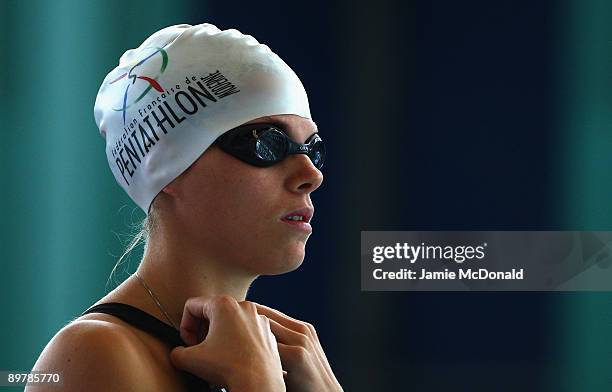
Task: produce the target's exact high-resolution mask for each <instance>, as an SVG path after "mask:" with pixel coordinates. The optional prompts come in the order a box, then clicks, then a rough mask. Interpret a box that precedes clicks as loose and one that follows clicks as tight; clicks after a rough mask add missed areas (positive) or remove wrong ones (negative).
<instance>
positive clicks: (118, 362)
mask: <svg viewBox="0 0 612 392" xmlns="http://www.w3.org/2000/svg"><path fill="white" fill-rule="evenodd" d="M147 355H149V354H148V353H147V351H146V348H145V347H144V346H143V345H142V342H141V341H140V340H139V339H137V338H136V337H135V335H134V334H133V333H132V332H131V331H130V330H129V329H127V328H124V327H122V326H120V325H117V324H114V323H109V322H107V321H100V320H76V321H74V322H72V323H70V324H68V325H67V326H65V327H64V328H62V329H61V330H60V331H59V332H58V333H57V334H56V335H55V336H54V337H53V339H51V341H50V342H49V343H48V344H47V346H46V347H45V349H44V350H43V352H42V353H41V355H40V357H39V358H38V361H36V364H35V365H34V369H33V370H40V371H45V372H54V371H60V372H62V373H63V383H64V385H63V389H62V390H63V391H85V390H86V391H111V390H116V391H119V390H130V391H140V390H143V391H145V390H147V391H155V390H156V388H157V387H156V386H155V385H154V384H155V380H154V377H153V376H154V374H152V373H154V372H155V371H154V369H152V368H151V367H150V366H147V365H146V358H147ZM143 359H144V360H143ZM35 390H36V391H37V392H40V391H44V390H45V389H44V388H43V387H41V386H37V387H36V388H35ZM49 390H57V388H55V389H53V387H49ZM26 391H27V389H26Z"/></svg>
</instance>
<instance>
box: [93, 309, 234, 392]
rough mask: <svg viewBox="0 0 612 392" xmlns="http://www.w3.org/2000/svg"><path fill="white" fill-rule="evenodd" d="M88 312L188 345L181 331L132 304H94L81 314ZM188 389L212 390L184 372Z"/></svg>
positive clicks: (172, 344) (168, 341)
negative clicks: (104, 314)
mask: <svg viewBox="0 0 612 392" xmlns="http://www.w3.org/2000/svg"><path fill="white" fill-rule="evenodd" d="M88 313H106V314H110V315H111V316H115V317H117V318H119V319H121V320H123V321H125V322H126V323H128V324H131V325H133V326H134V327H136V328H138V329H141V330H143V331H145V332H147V333H149V334H150V335H153V336H154V337H156V338H158V339H159V340H161V341H163V342H166V343H168V344H169V345H170V346H171V347H173V348H174V347H177V346H186V344H185V342H183V339H181V335H180V333H179V331H177V330H176V329H174V328H173V327H171V326H170V325H168V324H166V323H164V322H163V321H161V320H159V319H158V318H156V317H154V316H152V315H150V314H149V313H147V312H145V311H143V310H140V309H138V308H136V307H134V306H132V305H128V304H122V303H118V302H108V303H103V304H98V305H95V306H92V307H91V308H89V309H87V310H86V311H84V312H83V313H82V314H81V315H85V314H88ZM184 374H185V377H186V380H187V383H188V389H189V390H190V391H198V392H205V391H211V389H210V386H209V385H208V383H207V382H206V381H204V380H202V379H200V378H198V377H196V376H194V375H193V374H190V373H187V372H184ZM214 390H215V391H225V389H223V388H221V389H216V388H215V389H214Z"/></svg>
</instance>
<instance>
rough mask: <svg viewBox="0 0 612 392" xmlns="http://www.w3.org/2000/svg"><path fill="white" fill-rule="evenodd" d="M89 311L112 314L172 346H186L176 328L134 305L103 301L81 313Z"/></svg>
mask: <svg viewBox="0 0 612 392" xmlns="http://www.w3.org/2000/svg"><path fill="white" fill-rule="evenodd" d="M88 313H106V314H110V315H112V316H115V317H117V318H120V319H121V320H123V321H125V322H126V323H128V324H131V325H133V326H134V327H136V328H138V329H141V330H143V331H145V332H147V333H149V334H151V335H153V336H155V337H156V338H158V339H160V340H162V341H164V342H166V343H168V344H169V345H170V346H172V347H177V346H185V342H183V340H182V339H181V335H180V334H179V332H178V331H177V330H176V329H174V328H173V327H171V326H170V325H168V324H166V323H164V322H163V321H161V320H159V319H158V318H156V317H153V316H152V315H150V314H149V313H147V312H145V311H143V310H140V309H138V308H136V307H134V306H132V305H127V304H121V303H118V302H109V303H103V304H98V305H95V306H92V307H91V308H89V309H87V310H86V311H84V312H83V313H82V314H81V315H85V314H88Z"/></svg>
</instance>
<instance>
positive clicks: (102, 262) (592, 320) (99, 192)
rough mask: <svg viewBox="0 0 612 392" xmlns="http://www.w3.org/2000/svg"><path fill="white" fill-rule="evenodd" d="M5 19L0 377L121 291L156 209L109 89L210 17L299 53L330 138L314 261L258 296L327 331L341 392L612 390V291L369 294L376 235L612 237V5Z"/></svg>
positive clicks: (71, 1) (105, 7)
mask: <svg viewBox="0 0 612 392" xmlns="http://www.w3.org/2000/svg"><path fill="white" fill-rule="evenodd" d="M0 16H1V18H2V34H1V35H0V53H1V55H0V59H1V65H2V66H1V68H0V69H1V71H0V120H1V121H2V127H1V128H0V168H1V169H2V170H1V172H2V174H3V177H2V183H1V187H2V192H0V203H1V204H0V205H1V206H2V216H1V221H0V222H1V224H0V230H1V232H0V241H1V242H0V263H1V264H0V276H1V278H0V312H1V314H2V321H1V323H0V328H1V329H0V369H4V370H25V369H29V368H30V367H31V366H32V365H33V364H34V361H35V360H36V358H37V357H38V355H39V353H40V351H41V350H42V349H43V347H44V345H45V344H46V343H47V342H48V341H49V339H50V338H51V337H52V336H53V335H54V334H55V333H56V332H57V330H58V329H60V328H61V327H62V326H63V325H65V324H66V323H67V322H69V321H70V320H71V319H72V318H74V317H75V316H76V315H78V314H79V313H80V312H81V311H83V310H84V309H85V308H87V306H89V305H90V304H91V303H93V302H94V301H96V300H97V299H98V298H99V297H101V296H102V295H103V294H104V293H105V292H106V291H107V290H109V289H110V288H112V284H109V285H108V286H107V279H108V277H109V274H110V271H111V269H112V267H113V265H114V263H115V262H116V260H117V258H118V256H119V255H120V254H121V252H122V249H123V243H122V241H126V240H128V239H129V236H128V234H129V232H130V224H132V223H134V222H137V221H138V219H140V218H142V216H143V214H142V213H141V212H140V211H138V210H137V208H136V207H135V205H134V204H133V203H132V202H131V201H130V200H129V198H128V197H127V196H126V195H124V194H123V191H122V190H121V189H120V188H119V186H118V185H117V184H116V183H115V180H114V178H113V177H112V175H111V173H110V170H109V169H108V166H107V163H106V157H105V155H104V141H103V139H102V138H101V137H100V136H99V134H98V131H97V128H96V126H95V123H94V120H93V113H92V112H93V103H94V99H95V95H96V93H97V90H98V87H99V85H100V83H101V81H102V79H103V78H104V76H105V75H106V74H107V72H108V71H109V70H111V69H112V68H113V67H114V66H115V65H116V63H117V61H118V58H119V56H120V55H121V54H122V53H123V52H124V51H125V50H126V49H128V48H133V47H136V46H138V45H139V44H140V43H141V42H142V40H143V39H144V38H146V37H147V36H149V35H150V34H151V33H153V32H154V31H156V30H158V29H160V28H162V27H165V26H168V25H171V24H177V23H191V24H195V23H201V22H205V21H206V22H211V23H214V24H217V25H218V26H219V27H221V28H232V27H235V28H238V29H239V30H241V31H243V32H245V33H249V34H252V35H253V36H255V37H256V38H257V39H258V40H260V41H261V42H263V43H266V44H268V45H269V46H270V47H271V48H272V49H273V50H274V51H276V52H277V53H278V54H279V55H280V56H281V57H282V58H283V59H284V60H285V61H286V62H287V63H289V64H290V65H291V66H292V67H293V68H294V70H295V71H296V73H297V74H298V75H299V76H300V78H301V79H302V81H303V83H304V85H305V87H306V89H307V91H308V94H309V97H310V101H311V109H312V113H313V116H314V119H315V121H316V122H317V123H318V125H319V128H320V133H321V135H322V136H323V137H325V140H326V141H327V142H328V151H329V153H330V156H329V160H328V162H327V166H326V168H325V176H326V177H325V182H324V185H323V187H322V188H321V189H320V190H318V191H317V192H316V193H315V194H314V195H313V199H314V201H315V204H316V208H317V212H316V216H315V220H314V234H313V236H312V237H311V240H310V241H309V244H308V255H307V258H306V261H305V263H304V265H303V266H302V268H300V269H299V270H298V271H296V272H293V273H291V274H288V275H286V276H282V277H274V278H262V279H261V280H260V281H258V282H256V284H255V285H254V287H253V289H252V291H251V298H252V299H254V300H257V301H260V302H263V303H266V304H269V305H270V306H273V307H277V308H279V309H281V310H283V311H285V312H287V313H289V314H292V315H295V316H296V317H298V318H302V319H305V320H309V321H311V322H313V323H314V324H315V326H316V327H317V329H318V331H319V334H320V336H321V339H322V341H323V344H324V347H325V348H326V352H327V353H328V356H329V359H330V361H331V363H332V366H333V367H334V369H335V370H336V373H337V376H338V378H339V379H340V381H341V382H342V383H343V385H344V386H345V390H346V391H379V390H380V391H383V390H393V391H400V390H401V391H403V390H406V391H438V390H454V391H457V390H459V391H481V390H482V391H489V390H494V391H505V390H523V391H545V390H549V391H606V390H609V389H610V388H611V387H612V375H611V374H612V373H610V370H609V369H610V365H609V364H610V362H611V361H610V360H611V358H612V338H611V337H610V331H611V330H612V295H611V294H610V293H364V292H361V291H360V287H359V238H360V231H361V230H427V229H431V230H435V229H445V230H562V229H571V230H612V171H611V170H610V168H611V163H612V154H611V153H610V152H611V150H612V149H611V148H612V131H611V129H610V125H611V124H612V110H611V104H612V89H611V87H612V79H611V78H612V55H611V53H612V27H611V26H612V4H611V3H609V2H607V1H604V0H588V1H578V0H565V1H552V0H548V1H547V0H542V1H509V0H508V1H506V0H504V1H495V2H491V1H484V0H474V1H465V2H456V1H450V0H448V1H441V0H439V1H424V0H423V1H417V0H415V1H410V2H399V1H391V0H381V1H377V2H375V3H372V2H369V1H362V0H360V1H348V0H335V1H329V2H308V3H305V2H283V1H260V2H228V1H223V2H222V1H178V0H177V1H172V2H162V1H131V2H120V1H76V0H58V1H54V2H47V1H34V0H32V1H3V2H1V3H0ZM138 260H139V252H138V251H137V252H135V254H134V255H133V257H132V258H131V266H130V267H128V270H133V269H134V266H135V265H136V263H137V261H138ZM124 277H125V273H123V272H121V268H120V272H119V273H118V274H117V276H116V280H121V279H122V278H124Z"/></svg>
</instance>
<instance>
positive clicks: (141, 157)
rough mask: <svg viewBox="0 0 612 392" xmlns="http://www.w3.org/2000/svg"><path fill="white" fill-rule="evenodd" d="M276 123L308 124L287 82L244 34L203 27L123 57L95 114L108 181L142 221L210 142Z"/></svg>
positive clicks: (278, 63)
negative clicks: (266, 120) (271, 119)
mask: <svg viewBox="0 0 612 392" xmlns="http://www.w3.org/2000/svg"><path fill="white" fill-rule="evenodd" d="M277 114H296V115H298V116H301V117H305V118H311V117H310V109H309V107H308V98H307V96H306V91H305V90H304V87H303V86H302V83H301V82H300V80H299V79H298V77H297V76H296V74H295V73H294V72H293V71H292V70H291V68H289V66H288V65H287V64H286V63H285V62H284V61H283V60H281V59H280V57H278V56H277V55H276V54H275V53H273V52H272V51H271V50H270V48H268V47H267V46H266V45H262V44H260V43H259V42H257V40H256V39H255V38H253V37H251V36H250V35H244V34H242V33H240V32H239V31H237V30H233V29H232V30H223V31H221V30H219V29H218V28H217V27H215V26H213V25H211V24H207V23H205V24H200V25H197V26H191V25H187V24H182V25H176V26H170V27H167V28H165V29H162V30H160V31H158V32H156V33H154V34H153V35H151V36H150V37H149V38H147V39H146V40H145V41H144V42H143V43H142V44H141V45H140V46H139V47H138V48H136V49H131V50H128V51H127V52H125V53H124V54H123V56H121V58H120V59H119V65H118V66H117V67H116V68H115V69H114V70H112V71H111V72H110V73H109V74H108V75H107V76H106V78H105V79H104V81H103V82H102V86H101V87H100V91H99V92H98V96H97V97H96V103H95V107H94V115H95V119H96V124H97V125H98V128H99V129H100V133H101V134H102V136H103V137H105V138H106V156H107V158H108V163H109V165H110V167H111V170H112V172H113V175H114V176H115V179H116V180H117V182H118V183H119V184H120V185H121V186H122V187H123V189H124V190H125V191H126V192H127V193H128V195H130V197H131V198H132V200H134V202H136V204H138V206H140V208H142V209H143V211H145V213H148V211H149V207H150V205H151V202H152V201H153V199H154V198H155V196H156V195H157V194H158V193H159V192H160V191H161V190H162V189H163V188H164V187H165V186H166V185H168V184H169V183H170V182H172V180H174V179H175V178H176V177H178V176H179V175H180V174H181V173H182V172H183V171H185V170H186V169H187V168H188V167H189V166H190V165H191V164H192V163H193V162H195V161H196V160H197V159H198V157H200V155H202V153H203V152H204V151H205V150H206V149H207V148H208V147H209V146H210V145H211V144H212V143H213V142H214V141H215V139H217V137H219V136H220V135H221V134H223V133H224V132H226V131H228V130H230V129H232V128H235V127H237V126H238V125H241V124H244V123H246V122H248V121H251V120H253V119H255V118H258V117H262V116H272V115H277Z"/></svg>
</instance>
